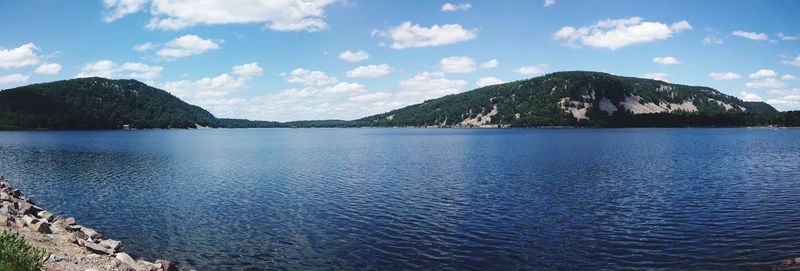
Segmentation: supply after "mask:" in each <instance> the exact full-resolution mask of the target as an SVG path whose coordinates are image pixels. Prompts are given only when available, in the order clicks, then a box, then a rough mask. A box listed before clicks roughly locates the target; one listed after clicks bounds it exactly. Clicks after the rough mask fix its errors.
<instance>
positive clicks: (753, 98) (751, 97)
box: [741, 91, 764, 102]
mask: <svg viewBox="0 0 800 271" xmlns="http://www.w3.org/2000/svg"><path fill="white" fill-rule="evenodd" d="M741 94H742V101H746V102H761V101H764V100H763V99H761V96H758V95H756V94H755V93H750V92H747V91H742V93H741Z"/></svg>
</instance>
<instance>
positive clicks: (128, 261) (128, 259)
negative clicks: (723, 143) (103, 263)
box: [114, 252, 139, 269]
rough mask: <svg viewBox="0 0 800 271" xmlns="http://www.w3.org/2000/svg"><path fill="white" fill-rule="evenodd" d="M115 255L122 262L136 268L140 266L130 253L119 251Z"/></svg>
mask: <svg viewBox="0 0 800 271" xmlns="http://www.w3.org/2000/svg"><path fill="white" fill-rule="evenodd" d="M114 257H115V258H117V260H120V261H121V262H123V263H125V264H127V265H129V266H130V267H133V268H134V269H135V268H136V267H137V266H139V265H138V264H136V261H134V260H133V258H131V256H130V255H128V253H125V252H120V253H117V255H116V256H114Z"/></svg>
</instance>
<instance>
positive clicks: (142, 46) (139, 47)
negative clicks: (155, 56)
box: [133, 42, 156, 52]
mask: <svg viewBox="0 0 800 271" xmlns="http://www.w3.org/2000/svg"><path fill="white" fill-rule="evenodd" d="M155 47H156V45H155V44H153V43H152V42H145V43H142V44H137V45H135V46H133V50H135V51H137V52H145V51H149V50H152V49H153V48H155Z"/></svg>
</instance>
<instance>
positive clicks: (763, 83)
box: [745, 78, 786, 88]
mask: <svg viewBox="0 0 800 271" xmlns="http://www.w3.org/2000/svg"><path fill="white" fill-rule="evenodd" d="M745 86H746V87H748V88H782V87H784V86H786V83H784V82H782V81H780V80H778V79H775V78H764V79H759V80H755V81H752V82H747V83H746V84H745Z"/></svg>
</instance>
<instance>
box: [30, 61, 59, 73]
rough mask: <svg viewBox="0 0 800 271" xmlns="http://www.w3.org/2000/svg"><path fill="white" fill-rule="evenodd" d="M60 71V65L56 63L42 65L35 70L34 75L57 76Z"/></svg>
mask: <svg viewBox="0 0 800 271" xmlns="http://www.w3.org/2000/svg"><path fill="white" fill-rule="evenodd" d="M59 71H61V64H58V63H42V65H39V67H37V68H36V69H35V70H33V72H34V73H38V74H57V73H58V72H59Z"/></svg>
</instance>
